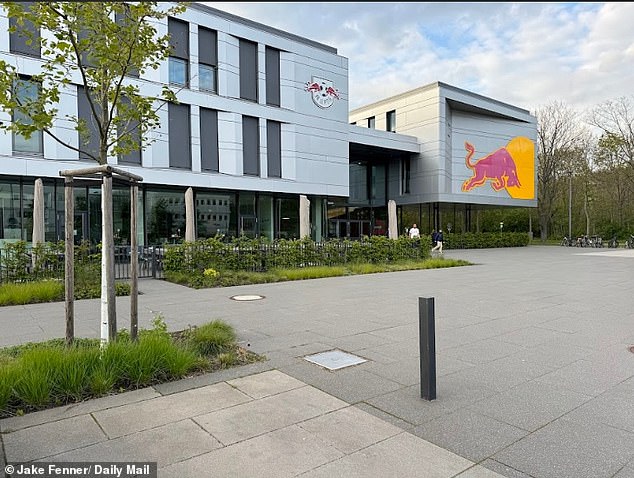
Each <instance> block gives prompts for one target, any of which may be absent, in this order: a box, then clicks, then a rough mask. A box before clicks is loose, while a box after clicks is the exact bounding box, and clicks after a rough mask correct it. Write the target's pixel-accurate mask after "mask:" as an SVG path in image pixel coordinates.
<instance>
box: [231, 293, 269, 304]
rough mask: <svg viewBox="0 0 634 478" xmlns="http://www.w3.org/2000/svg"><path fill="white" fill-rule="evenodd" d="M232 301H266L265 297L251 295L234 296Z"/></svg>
mask: <svg viewBox="0 0 634 478" xmlns="http://www.w3.org/2000/svg"><path fill="white" fill-rule="evenodd" d="M230 299H231V300H237V301H240V302H244V301H248V300H260V299H264V296H263V295H257V294H251V295H234V296H233V297H230Z"/></svg>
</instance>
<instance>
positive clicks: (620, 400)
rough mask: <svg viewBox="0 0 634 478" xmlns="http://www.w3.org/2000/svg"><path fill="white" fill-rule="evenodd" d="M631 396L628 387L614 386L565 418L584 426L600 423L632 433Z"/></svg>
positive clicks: (633, 408) (632, 409)
mask: <svg viewBox="0 0 634 478" xmlns="http://www.w3.org/2000/svg"><path fill="white" fill-rule="evenodd" d="M633 396H634V395H633V390H632V388H631V387H630V386H628V385H625V386H622V387H621V386H616V387H614V388H611V389H610V390H608V391H606V392H605V393H603V394H602V395H600V396H598V397H596V398H595V399H593V400H591V401H588V402H587V403H585V404H584V405H582V406H581V407H579V408H577V409H576V410H573V411H571V412H570V413H568V414H567V415H566V417H565V418H566V420H571V421H574V422H578V423H585V424H589V423H593V422H597V423H602V424H604V425H609V426H612V427H614V428H618V429H621V430H625V431H628V432H631V433H634V407H633V406H632V397H633Z"/></svg>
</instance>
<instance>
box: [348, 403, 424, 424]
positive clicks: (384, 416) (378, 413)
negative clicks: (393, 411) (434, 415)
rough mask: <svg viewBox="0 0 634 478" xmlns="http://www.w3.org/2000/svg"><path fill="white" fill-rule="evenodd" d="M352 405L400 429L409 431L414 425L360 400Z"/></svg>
mask: <svg viewBox="0 0 634 478" xmlns="http://www.w3.org/2000/svg"><path fill="white" fill-rule="evenodd" d="M352 406H353V407H355V408H358V409H359V410H362V411H364V412H367V413H369V414H370V415H373V416H375V417H377V418H380V419H381V420H383V421H384V422H387V423H391V424H392V425H394V426H396V427H398V428H400V429H401V430H405V431H409V430H411V429H413V428H414V425H412V424H411V423H409V422H406V421H405V420H401V419H400V418H398V417H395V416H394V415H390V414H389V413H387V412H384V411H383V410H379V409H378V408H376V407H374V406H372V405H370V404H369V403H363V402H362V403H357V404H356V405H352Z"/></svg>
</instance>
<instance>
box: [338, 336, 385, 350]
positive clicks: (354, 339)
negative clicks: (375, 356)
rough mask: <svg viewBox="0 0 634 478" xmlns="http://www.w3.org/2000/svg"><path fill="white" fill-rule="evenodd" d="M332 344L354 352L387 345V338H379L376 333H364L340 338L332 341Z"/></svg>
mask: <svg viewBox="0 0 634 478" xmlns="http://www.w3.org/2000/svg"><path fill="white" fill-rule="evenodd" d="M332 344H333V345H334V346H335V347H337V348H340V349H342V350H347V351H348V352H354V351H357V350H362V349H367V348H369V347H375V346H379V345H384V344H385V337H379V336H377V335H375V333H374V332H363V333H359V334H354V335H347V336H345V337H338V338H336V339H333V340H332Z"/></svg>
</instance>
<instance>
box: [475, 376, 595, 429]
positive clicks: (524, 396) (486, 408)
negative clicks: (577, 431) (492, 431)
mask: <svg viewBox="0 0 634 478" xmlns="http://www.w3.org/2000/svg"><path fill="white" fill-rule="evenodd" d="M589 400H592V397H590V396H587V395H582V394H579V393H576V392H572V391H569V390H564V389H561V388H558V387H555V386H552V385H550V384H547V383H543V382H535V381H531V382H527V383H524V384H521V385H518V386H517V387H514V388H512V389H510V390H507V391H504V392H502V393H500V394H498V395H494V396H492V397H488V398H485V399H483V400H481V401H479V402H477V403H475V404H473V405H470V406H469V409H471V410H474V411H476V412H478V413H481V414H483V415H487V416H489V417H491V418H495V419H496V420H499V421H501V422H504V423H508V424H509V425H513V426H516V427H518V428H522V429H524V430H528V431H535V430H537V429H538V428H541V427H543V426H544V425H546V424H548V423H550V422H552V421H553V420H555V419H557V418H559V417H561V416H562V415H565V414H567V413H568V412H570V411H571V410H574V409H575V408H577V407H579V406H580V405H583V404H584V403H586V402H588V401H589ZM573 413H574V412H573ZM568 416H569V415H568ZM568 416H566V418H568Z"/></svg>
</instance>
